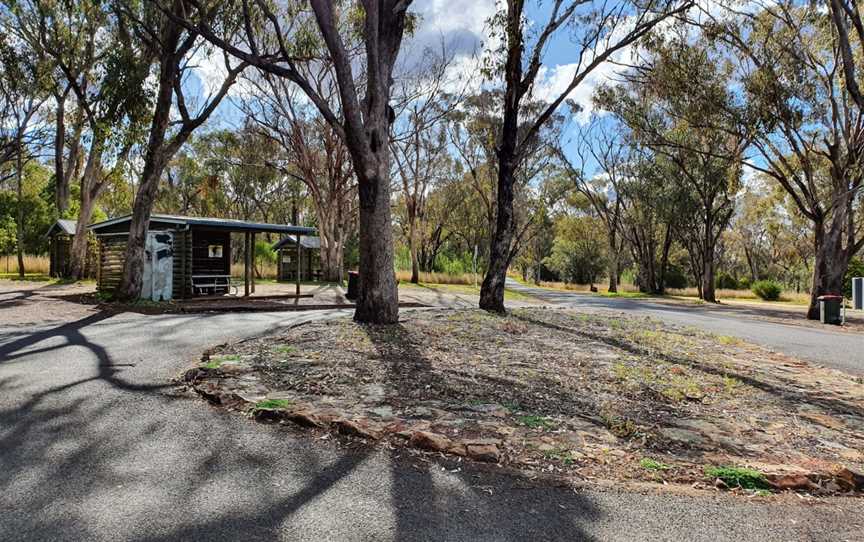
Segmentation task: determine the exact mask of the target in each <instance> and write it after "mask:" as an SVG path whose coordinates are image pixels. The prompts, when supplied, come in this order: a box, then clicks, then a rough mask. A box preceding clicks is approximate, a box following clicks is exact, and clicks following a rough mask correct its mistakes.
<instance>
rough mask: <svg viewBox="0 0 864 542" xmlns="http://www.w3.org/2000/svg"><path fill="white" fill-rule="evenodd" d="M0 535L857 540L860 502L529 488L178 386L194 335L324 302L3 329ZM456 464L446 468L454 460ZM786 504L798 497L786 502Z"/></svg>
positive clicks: (209, 339) (196, 348)
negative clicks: (281, 423) (337, 439)
mask: <svg viewBox="0 0 864 542" xmlns="http://www.w3.org/2000/svg"><path fill="white" fill-rule="evenodd" d="M2 310H3V308H2V306H0V540H2V541H4V542H11V541H18V540H39V541H47V540H88V541H89V540H112V541H116V540H142V541H143V540H148V541H155V540H208V541H214V540H232V541H234V540H315V541H321V540H471V541H484V540H490V541H491V540H495V541H498V540H622V541H623V540H628V541H629V540H675V541H681V540H695V541H698V540H705V541H717V540H741V539H749V540H861V533H862V532H864V519H862V518H864V514H862V513H861V512H862V511H864V505H862V501H861V500H830V501H824V502H820V503H816V504H815V505H814V504H810V505H807V504H797V503H792V504H788V503H772V504H764V503H756V502H747V501H745V500H743V499H735V498H731V497H728V496H725V495H717V496H712V495H706V496H699V497H693V496H674V495H669V494H657V493H648V494H639V493H629V492H625V491H616V490H611V489H610V490H602V489H590V490H585V489H582V490H578V491H574V490H573V489H568V488H561V487H539V488H538V487H530V486H527V485H526V484H525V482H522V481H519V479H517V478H513V477H510V476H507V475H505V474H501V473H497V472H495V469H492V470H490V469H479V468H476V467H472V466H469V465H462V467H461V469H459V470H456V469H452V468H451V469H450V470H445V469H443V468H442V465H440V464H438V463H435V462H429V463H426V462H419V461H417V460H416V459H408V458H403V457H399V452H398V451H389V450H378V451H369V450H365V449H356V450H346V449H344V448H343V447H341V446H339V445H337V444H335V443H333V442H331V441H329V440H316V439H312V438H310V437H309V436H308V435H307V434H304V433H302V432H300V431H298V430H292V429H289V428H286V427H278V426H265V425H261V424H256V423H254V422H252V421H250V420H247V419H245V418H243V417H242V416H240V415H237V414H231V413H225V412H222V411H220V410H218V409H215V408H212V407H209V406H207V405H206V404H205V403H204V402H202V401H201V400H200V399H197V398H192V397H190V396H188V395H185V394H180V393H178V392H177V391H176V390H175V389H174V388H173V387H172V386H171V385H170V384H169V379H170V378H171V377H173V376H174V375H177V374H178V373H179V372H180V371H182V370H183V368H185V367H187V366H188V365H189V364H191V363H194V361H195V360H196V359H198V358H199V356H200V352H201V351H202V349H203V348H204V347H205V346H207V345H213V344H217V343H220V342H223V341H226V340H229V339H234V338H240V337H244V336H247V335H253V334H260V333H263V332H266V331H268V330H273V329H275V328H278V327H280V326H285V325H290V324H292V323H296V322H298V321H299V319H300V318H320V317H330V316H332V314H331V313H306V314H304V315H299V314H295V313H273V314H270V313H245V314H221V315H164V316H144V315H138V314H121V315H116V316H113V317H109V316H107V315H105V314H95V315H92V316H87V317H85V318H82V319H79V320H76V321H72V322H69V323H66V324H59V325H54V326H42V327H33V326H26V327H25V326H20V327H13V326H6V327H3V324H2ZM453 471H455V472H453ZM794 500H795V501H797V499H794Z"/></svg>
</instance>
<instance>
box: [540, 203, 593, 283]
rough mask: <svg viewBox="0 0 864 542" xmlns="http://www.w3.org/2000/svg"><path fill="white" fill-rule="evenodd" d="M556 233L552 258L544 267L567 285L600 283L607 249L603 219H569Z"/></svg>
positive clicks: (546, 260) (556, 227) (559, 225)
mask: <svg viewBox="0 0 864 542" xmlns="http://www.w3.org/2000/svg"><path fill="white" fill-rule="evenodd" d="M555 232H556V236H555V240H554V242H553V243H552V254H551V255H549V256H548V257H546V258H545V259H544V260H543V264H544V265H546V266H547V267H548V268H549V269H551V270H552V271H554V272H555V273H557V274H558V276H560V277H561V279H562V280H563V281H564V282H568V283H576V284H593V283H595V282H597V280H598V279H599V278H600V276H601V274H602V273H603V271H604V270H605V269H606V251H605V248H606V247H605V243H604V241H603V236H604V233H603V226H602V224H601V223H600V221H599V219H596V218H593V217H574V216H565V217H563V218H561V219H560V220H559V221H558V223H557V224H556V225H555Z"/></svg>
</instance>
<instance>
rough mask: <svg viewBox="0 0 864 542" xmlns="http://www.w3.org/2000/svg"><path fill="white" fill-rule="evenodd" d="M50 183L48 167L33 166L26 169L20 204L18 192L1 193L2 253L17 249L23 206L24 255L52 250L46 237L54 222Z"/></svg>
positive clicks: (0, 233) (30, 165) (32, 164)
mask: <svg viewBox="0 0 864 542" xmlns="http://www.w3.org/2000/svg"><path fill="white" fill-rule="evenodd" d="M49 180H50V173H49V172H48V170H47V169H46V168H45V167H44V166H42V165H41V164H38V163H36V162H30V163H29V164H27V165H26V166H25V167H24V175H23V179H22V183H23V186H22V192H23V195H22V198H21V200H20V202H19V200H18V195H17V193H16V191H15V190H3V191H0V253H5V254H8V253H10V252H13V251H14V250H16V249H17V224H18V222H17V220H18V208H19V205H20V206H22V207H23V211H24V252H26V253H28V254H41V253H44V252H46V251H47V250H48V240H47V239H46V238H45V237H44V236H45V232H46V231H48V228H49V227H51V223H52V222H53V221H54V206H53V197H52V194H51V193H50V191H49V190H46V187H47V186H48V184H49ZM10 236H11V238H10Z"/></svg>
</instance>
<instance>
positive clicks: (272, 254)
mask: <svg viewBox="0 0 864 542" xmlns="http://www.w3.org/2000/svg"><path fill="white" fill-rule="evenodd" d="M278 257H279V255H278V254H277V253H276V251H274V250H273V245H272V244H271V243H268V242H267V241H264V240H258V241H255V261H256V262H262V263H276V260H277V258H278Z"/></svg>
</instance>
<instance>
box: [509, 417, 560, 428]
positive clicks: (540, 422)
mask: <svg viewBox="0 0 864 542" xmlns="http://www.w3.org/2000/svg"><path fill="white" fill-rule="evenodd" d="M516 421H517V422H519V423H520V424H522V425H524V426H525V427H529V428H531V429H541V428H542V429H552V428H554V427H555V422H553V421H552V420H550V419H549V418H546V417H544V416H533V415H528V416H517V417H516Z"/></svg>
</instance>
